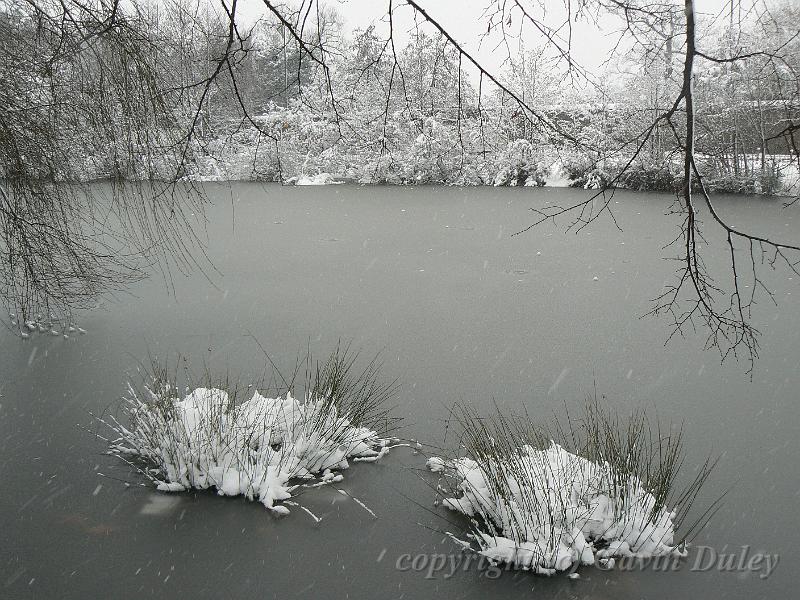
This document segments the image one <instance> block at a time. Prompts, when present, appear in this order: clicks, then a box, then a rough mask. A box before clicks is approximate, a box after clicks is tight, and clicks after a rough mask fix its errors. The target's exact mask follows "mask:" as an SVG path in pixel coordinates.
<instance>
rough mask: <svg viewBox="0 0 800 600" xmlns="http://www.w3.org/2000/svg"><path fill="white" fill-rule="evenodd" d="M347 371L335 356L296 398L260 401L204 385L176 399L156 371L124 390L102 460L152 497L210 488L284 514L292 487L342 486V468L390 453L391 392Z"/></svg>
mask: <svg viewBox="0 0 800 600" xmlns="http://www.w3.org/2000/svg"><path fill="white" fill-rule="evenodd" d="M353 366H354V358H353V357H352V356H351V355H350V354H349V353H348V352H347V351H346V350H345V351H341V352H340V351H337V352H336V353H335V354H333V355H332V356H331V358H330V359H329V360H328V361H327V362H326V363H325V364H324V365H319V364H318V365H317V366H316V368H315V370H314V372H313V376H312V375H310V376H309V378H308V380H307V382H306V389H307V391H306V393H305V395H304V397H303V399H302V400H301V399H297V398H294V397H293V396H292V393H291V391H290V390H286V391H285V392H284V393H282V394H277V395H276V396H275V397H267V396H263V395H261V393H259V391H257V390H253V389H252V388H251V387H248V388H247V392H246V393H247V394H248V396H249V397H248V398H247V399H246V400H244V401H241V399H240V396H241V395H242V390H240V389H238V388H236V387H232V386H231V385H230V384H229V383H227V382H219V381H218V382H212V381H211V380H210V379H206V380H205V381H204V382H203V385H202V386H200V387H196V388H195V389H194V390H193V391H191V392H189V391H188V388H187V393H186V394H183V395H180V394H178V392H177V390H178V386H177V384H176V382H175V380H174V379H170V378H168V377H166V376H165V374H166V373H167V370H166V369H159V368H157V367H156V366H155V365H154V368H153V370H152V374H151V375H150V376H148V379H149V381H148V383H147V384H146V385H142V386H134V385H132V384H129V387H128V393H127V395H126V396H125V397H124V398H123V400H122V406H121V409H122V412H123V414H124V415H125V416H126V417H127V419H126V421H127V422H126V423H125V424H122V423H121V422H120V421H119V420H117V419H112V420H104V421H102V422H104V423H105V424H107V425H108V426H109V427H110V428H111V429H112V430H113V432H115V433H116V435H117V437H116V439H113V440H112V441H111V443H110V453H111V454H113V455H116V456H118V457H120V458H122V459H124V460H125V461H126V462H129V463H130V464H132V465H135V466H137V467H138V470H139V472H140V473H142V474H143V475H145V476H146V477H147V478H148V479H150V480H151V481H152V482H153V483H154V484H155V485H156V486H157V488H158V489H159V490H162V491H167V492H179V491H184V490H187V489H190V488H194V489H208V488H212V487H213V488H216V490H217V493H218V494H219V495H225V496H238V495H243V496H245V497H246V498H247V499H248V500H257V501H259V502H261V503H262V504H264V506H266V507H267V508H269V509H270V510H271V511H273V512H275V513H278V514H285V513H288V512H289V509H288V508H287V507H286V506H285V505H286V504H290V505H292V504H293V503H292V502H291V501H290V498H291V497H292V496H293V494H294V492H295V490H296V489H297V488H298V487H301V486H308V485H324V484H328V483H335V482H338V481H341V480H342V475H341V473H339V472H338V471H341V470H343V469H346V468H348V466H349V461H350V460H355V461H366V462H373V461H375V460H378V459H379V458H381V457H382V456H383V455H384V454H386V452H388V450H389V447H390V446H389V442H390V438H388V437H386V436H387V434H388V432H389V430H390V427H391V425H392V423H393V422H394V419H392V418H391V417H390V416H389V413H388V409H387V408H386V406H385V403H386V401H387V400H388V399H389V398H390V397H391V395H392V394H393V393H394V391H395V386H394V384H393V383H391V384H383V383H380V382H379V381H378V379H377V375H378V368H377V365H376V363H375V361H373V362H371V363H369V365H368V366H367V368H366V369H364V370H363V371H361V372H356V371H354V369H353ZM222 388H226V389H222Z"/></svg>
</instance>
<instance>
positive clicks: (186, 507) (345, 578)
mask: <svg viewBox="0 0 800 600" xmlns="http://www.w3.org/2000/svg"><path fill="white" fill-rule="evenodd" d="M209 194H210V195H211V196H212V198H213V199H214V200H215V201H216V203H217V204H216V206H215V207H214V208H213V209H212V210H210V212H209V219H210V223H209V232H210V234H211V236H212V238H213V239H212V241H211V243H210V249H209V254H210V256H211V258H212V260H213V262H214V264H215V266H216V267H217V268H218V269H219V271H220V272H221V273H222V275H220V276H215V277H214V283H215V285H216V286H217V287H216V288H215V287H213V286H212V285H210V284H209V283H208V281H207V280H206V279H204V278H203V277H202V276H200V275H197V274H196V275H193V276H191V277H188V278H182V277H178V278H177V279H176V297H173V296H171V295H170V294H168V293H167V290H166V289H165V286H164V284H163V282H160V281H159V280H158V279H152V280H150V281H147V282H144V283H142V284H139V285H137V286H136V288H135V289H134V290H133V293H134V294H135V296H131V297H128V296H123V297H119V298H117V299H116V300H115V301H112V302H108V303H106V304H105V305H104V306H103V307H101V308H99V309H98V310H95V311H91V312H88V313H86V314H84V315H82V321H81V324H82V325H83V326H84V327H85V328H86V329H87V330H88V331H89V333H88V335H86V336H79V337H76V338H73V339H70V340H63V339H60V338H59V339H54V338H51V337H49V336H40V337H33V338H31V339H30V340H27V341H25V342H22V341H18V340H16V339H14V338H12V337H11V336H10V335H8V334H7V333H6V332H5V331H3V332H2V333H0V386H1V387H0V393H1V394H2V397H0V484H1V485H2V493H0V515H2V516H1V517H0V519H2V521H0V532H2V533H0V536H2V545H0V597H4V598H27V597H37V598H53V597H59V598H94V597H108V598H142V597H152V596H157V597H161V596H167V595H175V597H203V598H221V597H245V596H247V597H250V598H272V597H275V598H287V597H295V596H297V597H308V598H345V597H349V598H427V597H433V596H434V595H440V597H443V598H487V597H489V598H491V597H498V598H499V597H503V598H513V597H520V598H522V597H531V594H532V592H533V593H537V594H544V596H543V597H553V598H572V597H575V598H628V597H630V598H634V597H636V598H666V597H669V598H676V597H688V598H692V597H726V598H760V597H764V598H780V597H790V596H791V595H792V593H791V590H792V589H794V588H795V585H794V576H793V571H794V570H795V564H794V560H793V559H794V556H793V551H794V548H795V547H796V546H797V545H798V543H800V529H798V527H797V522H798V518H797V510H798V509H800V477H798V475H800V469H799V468H798V461H797V456H798V453H799V452H800V442H798V432H799V429H798V424H800V406H798V402H797V400H798V397H797V389H798V383H800V374H798V356H799V354H798V351H800V336H798V333H799V332H800V317H799V314H800V313H798V300H800V287H798V286H797V285H796V284H797V281H789V280H788V277H789V275H790V274H787V273H786V272H780V273H779V274H777V275H776V276H770V277H769V281H770V283H771V284H772V285H773V286H774V289H775V292H776V298H777V300H778V301H779V303H780V307H779V308H775V307H774V306H773V305H771V304H770V303H768V302H766V301H764V302H762V303H761V304H760V305H759V307H758V309H757V312H756V323H757V325H758V326H759V327H760V328H761V330H762V331H763V338H762V344H763V347H762V352H761V355H762V358H761V360H760V361H759V362H758V363H757V365H756V371H755V375H754V377H753V381H752V382H750V380H749V378H748V377H747V376H746V375H745V373H744V371H745V369H746V365H744V364H738V365H737V364H736V363H735V362H726V363H725V364H724V365H720V363H719V357H718V355H716V354H714V352H713V351H712V352H703V351H702V346H703V341H704V338H703V337H702V336H691V335H690V336H689V337H688V338H687V339H686V340H677V341H675V342H673V343H671V344H670V345H668V346H667V347H664V346H663V342H664V340H665V339H666V337H667V335H668V333H669V328H668V326H667V323H666V322H665V321H663V320H654V319H650V318H647V319H640V318H639V316H640V315H641V314H643V313H645V312H646V311H647V310H648V307H649V299H650V298H652V297H654V296H655V295H656V294H657V293H658V292H659V291H660V290H661V289H662V286H663V285H664V283H665V282H668V281H671V279H672V276H673V271H674V268H675V265H674V264H673V263H669V262H667V261H664V260H662V257H663V256H665V254H666V253H665V252H664V251H662V250H661V247H662V246H663V245H664V244H665V243H666V242H667V241H669V240H670V239H672V238H673V237H675V235H676V233H677V229H676V228H677V225H678V221H677V219H675V218H672V217H669V218H665V217H664V216H663V214H664V212H665V211H666V210H667V208H668V205H669V203H670V198H669V197H668V196H664V195H643V194H639V195H635V194H619V195H618V197H617V201H618V204H614V205H613V206H614V208H615V210H616V212H617V217H618V219H619V221H620V225H621V226H622V227H623V231H618V230H617V229H616V228H615V227H614V226H613V224H611V223H610V222H609V221H608V220H603V221H601V222H599V223H598V224H596V225H595V226H593V227H591V228H589V229H588V230H586V231H584V232H583V233H580V234H578V235H574V234H564V233H563V231H562V229H559V228H553V227H550V226H547V227H543V228H541V229H538V230H535V231H533V232H530V233H528V234H526V235H523V236H518V237H511V236H510V234H512V233H514V232H515V231H517V230H519V229H520V228H521V227H523V226H525V225H526V224H528V223H529V222H530V219H531V213H530V212H529V210H528V209H529V207H531V206H541V205H543V204H545V203H548V202H553V201H555V202H560V203H570V202H573V201H575V200H577V199H579V198H581V197H583V195H584V194H585V192H583V191H576V190H548V189H545V190H528V189H525V190H507V189H506V190H494V189H467V190H462V189H455V188H446V189H434V188H409V189H401V188H357V187H349V186H348V187H328V188H302V189H300V188H297V189H291V188H279V187H271V186H270V187H261V186H258V185H238V184H237V185H234V186H232V187H231V188H228V187H226V186H218V187H212V188H209ZM720 202H721V205H720V206H721V208H722V209H723V210H724V211H725V212H726V214H728V215H730V217H731V219H732V221H733V222H734V223H736V224H738V225H740V226H744V225H747V226H752V227H754V228H756V229H758V230H759V231H763V232H770V233H775V234H777V235H780V236H782V237H784V238H785V239H794V240H797V239H800V219H798V218H797V216H796V210H795V211H794V212H792V210H791V209H789V210H788V211H781V210H780V208H779V202H778V201H775V200H752V199H750V200H748V199H722V200H720ZM623 242H624V243H623ZM712 243H715V241H714V240H712ZM716 247H717V249H718V251H719V252H718V254H717V255H715V256H716V257H717V258H710V259H709V266H710V267H711V268H714V267H715V266H724V260H725V255H724V254H723V253H722V250H723V249H722V247H720V246H719V245H718V244H717V246H716ZM594 277H597V278H598V279H597V281H595V280H594ZM795 279H797V278H795ZM248 334H252V335H253V336H255V337H256V338H258V339H259V340H260V341H261V343H262V344H263V345H264V346H265V347H266V348H267V349H268V350H269V352H270V354H271V356H272V358H273V360H274V361H275V362H276V363H277V364H279V365H285V366H286V367H287V368H290V367H291V366H292V365H293V364H294V359H295V356H296V355H297V353H298V352H302V351H303V350H304V348H305V346H306V343H307V342H308V341H309V340H310V341H311V343H312V345H313V347H314V348H315V350H316V351H317V352H318V353H319V354H325V353H327V352H328V351H329V350H330V349H331V348H332V347H333V346H334V345H335V344H336V341H337V339H339V338H344V339H349V340H352V342H353V345H354V346H356V347H360V348H362V350H363V352H364V353H365V354H371V353H374V352H376V351H379V350H382V351H383V357H384V360H385V373H386V376H387V377H399V378H400V380H401V382H402V384H403V387H402V390H401V394H400V397H399V407H398V411H397V412H398V414H400V415H402V416H404V417H405V418H406V429H405V432H404V433H405V435H407V436H410V437H414V438H420V439H424V440H429V441H433V442H438V441H440V440H441V438H442V418H443V417H444V415H445V414H446V412H447V407H448V405H450V404H451V403H452V402H453V401H455V400H463V401H467V402H470V403H474V404H475V405H478V406H481V407H486V408H487V409H488V408H489V407H490V405H491V404H492V402H497V403H498V404H499V405H501V406H507V407H520V406H522V405H525V406H526V407H527V409H528V411H529V412H531V413H533V414H537V413H541V414H549V412H550V411H551V410H553V409H558V408H559V407H560V406H561V405H562V404H563V403H564V402H566V403H567V404H568V405H577V404H578V403H579V402H580V401H581V399H582V398H583V397H584V396H585V395H586V394H587V393H590V392H591V391H592V389H593V388H594V387H595V386H596V388H597V391H598V393H601V394H605V395H606V396H607V397H608V399H609V402H610V403H611V404H613V405H616V406H619V407H632V406H645V407H648V408H650V409H651V410H653V411H656V412H657V413H658V414H659V416H661V417H662V418H664V419H671V420H676V421H680V420H684V421H685V422H686V429H687V450H688V452H689V459H688V463H687V466H688V467H690V468H691V466H692V465H693V464H695V463H697V462H699V460H700V459H701V458H702V457H704V456H705V455H706V454H707V453H708V452H721V453H722V454H723V457H722V460H721V462H720V466H719V468H718V470H717V472H716V473H715V476H714V478H713V481H712V482H711V484H710V486H709V487H708V488H707V490H706V492H705V493H704V496H703V498H704V499H705V500H707V501H708V500H712V499H713V498H714V497H715V496H716V495H717V494H719V493H720V492H721V491H722V490H723V489H725V488H726V487H728V486H731V485H733V491H732V492H731V493H730V495H729V497H728V499H727V501H726V503H725V504H724V506H723V508H722V509H721V510H720V512H719V514H718V515H717V516H716V518H715V520H714V521H713V522H712V523H711V525H710V526H709V527H708V528H707V529H706V530H705V531H704V532H703V533H702V534H701V535H700V536H699V538H698V539H697V540H696V543H697V544H704V545H708V546H713V547H714V548H715V549H716V551H717V552H740V551H741V546H743V545H747V546H749V547H750V553H751V554H752V553H755V552H767V553H771V554H779V555H780V563H779V564H778V566H777V569H776V570H775V572H774V573H773V574H772V575H771V577H769V578H766V579H761V578H760V577H759V574H758V573H753V572H720V571H718V570H715V569H712V570H710V571H707V572H691V571H690V569H689V567H690V566H691V564H692V562H693V557H692V558H691V559H690V561H689V563H688V564H687V565H685V566H684V568H682V569H681V570H680V571H678V572H673V573H660V572H653V571H652V570H646V571H643V572H629V573H621V572H603V571H600V570H597V569H594V568H584V569H582V571H581V573H582V575H581V578H580V579H579V580H577V581H571V580H568V579H566V578H565V577H563V576H560V577H555V578H549V579H548V578H541V577H535V576H531V575H528V574H517V575H514V574H504V575H503V576H502V577H500V578H499V579H497V580H491V579H489V578H487V577H485V576H483V575H481V574H480V573H479V572H478V570H477V569H474V568H473V569H467V570H466V571H464V570H461V569H459V571H458V572H457V573H456V574H455V575H453V576H452V577H449V578H446V577H445V576H446V575H447V574H448V572H449V567H448V568H446V569H445V570H444V571H442V572H438V573H434V574H433V575H432V576H431V577H429V578H427V577H426V573H425V572H415V571H414V570H411V569H406V570H402V569H398V568H397V563H398V559H401V557H402V555H404V554H406V553H411V554H416V553H420V552H423V553H452V554H453V555H456V556H457V552H456V549H455V548H454V546H453V544H452V543H450V542H449V541H447V540H444V539H443V536H442V535H441V534H440V533H436V532H435V531H432V530H431V528H433V529H439V530H442V529H452V528H453V525H451V524H450V523H448V522H447V521H446V520H445V518H453V516H452V515H451V514H448V513H447V512H446V511H443V510H442V509H437V508H435V507H434V506H433V504H432V501H433V493H432V491H431V490H430V489H429V488H428V487H427V485H426V483H425V482H424V481H423V479H422V478H421V477H420V476H422V477H424V471H422V470H421V468H422V467H423V464H424V463H423V460H422V458H421V456H419V455H414V454H413V453H412V452H411V451H410V450H408V449H397V450H395V451H394V452H393V453H392V454H391V455H390V456H389V457H387V458H386V459H384V460H383V461H382V462H380V463H378V464H375V465H359V466H356V467H354V468H352V469H351V470H350V471H349V472H347V473H346V478H345V481H344V482H343V487H344V489H346V490H348V491H349V492H350V493H351V494H353V495H354V496H356V497H358V498H359V499H361V500H362V501H363V502H364V503H365V504H367V505H368V506H369V507H370V508H371V509H372V510H373V511H374V512H375V513H376V514H377V515H378V518H377V519H374V518H373V517H371V516H370V515H369V514H368V513H367V512H366V511H365V510H364V509H362V508H361V507H360V506H359V505H358V504H356V503H355V502H352V501H350V500H348V499H347V498H345V497H344V496H342V495H340V494H338V493H336V491H334V490H331V489H322V490H317V491H315V492H314V493H313V494H312V493H309V494H307V495H305V496H304V497H303V499H302V501H303V503H304V504H305V505H306V506H308V507H309V508H310V509H312V510H313V511H314V512H316V513H317V514H318V515H320V516H323V517H324V519H323V522H322V523H320V524H315V523H313V522H312V521H311V519H309V518H308V517H306V516H305V515H304V514H303V513H302V512H300V511H299V510H295V511H293V512H292V514H291V515H290V516H289V517H288V518H283V519H276V518H273V517H272V516H271V515H270V514H269V513H268V512H267V511H265V510H264V509H263V507H261V506H260V505H257V504H252V503H247V502H245V501H244V500H242V499H241V498H238V499H236V498H233V499H231V498H227V499H222V498H218V497H216V496H214V495H212V494H210V493H202V494H194V493H186V494H182V495H163V494H158V493H156V492H154V491H153V490H151V489H149V488H146V487H142V486H138V485H134V486H131V487H125V486H124V485H123V483H122V482H120V481H118V480H116V479H113V478H112V477H114V478H120V479H123V480H129V481H132V482H137V481H138V479H137V476H136V475H135V474H133V473H131V472H130V471H129V470H128V469H127V468H125V467H124V465H120V464H117V463H115V462H112V461H111V460H110V459H109V458H108V457H106V456H105V455H104V454H103V451H104V445H103V443H102V441H101V440H98V439H96V438H95V436H94V431H95V430H96V429H97V427H96V425H95V424H93V420H92V418H91V416H90V415H89V413H102V412H103V411H105V410H108V409H111V410H113V405H114V403H115V399H116V398H118V397H119V396H120V394H121V393H122V392H123V391H124V383H125V379H126V373H127V372H128V371H130V370H131V369H133V368H134V367H135V365H136V363H137V361H139V360H141V359H143V358H144V357H145V356H146V354H147V353H148V352H150V353H153V354H159V355H162V356H163V355H165V354H170V353H175V352H181V353H183V354H186V355H188V356H189V358H190V360H191V361H192V362H193V363H194V364H196V365H200V364H203V363H205V364H207V365H209V366H210V367H212V368H216V369H224V368H230V369H232V370H233V371H235V372H236V373H241V374H242V375H243V376H246V375H248V374H260V370H261V368H262V367H263V362H264V361H263V356H262V355H261V353H260V350H259V349H258V348H257V346H255V344H254V343H253V342H252V340H251V339H250V338H249V337H247V336H248ZM98 471H101V472H103V473H105V474H107V475H110V476H111V477H101V476H99V475H98V474H97V473H98ZM430 511H433V513H431V512H430ZM437 515H438V516H437ZM403 560H404V559H401V562H400V566H401V567H405V566H406V565H407V563H406V562H403ZM417 565H418V566H419V565H421V563H417ZM762 573H763V571H762Z"/></svg>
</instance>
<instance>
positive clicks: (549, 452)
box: [428, 401, 713, 575]
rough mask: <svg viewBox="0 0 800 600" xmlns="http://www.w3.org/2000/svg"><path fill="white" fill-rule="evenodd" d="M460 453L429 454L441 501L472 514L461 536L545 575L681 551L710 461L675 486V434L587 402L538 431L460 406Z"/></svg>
mask: <svg viewBox="0 0 800 600" xmlns="http://www.w3.org/2000/svg"><path fill="white" fill-rule="evenodd" d="M457 419H458V421H459V424H460V427H461V430H462V437H461V439H460V442H461V444H460V445H461V448H462V453H461V454H459V455H455V456H450V457H447V458H440V457H432V458H430V459H429V460H428V467H429V469H431V470H432V471H434V472H440V473H441V474H442V476H443V477H442V480H443V485H441V486H440V487H439V488H438V489H439V490H442V491H443V493H444V495H445V498H444V499H443V504H444V506H446V507H447V508H450V509H451V510H454V511H457V512H459V513H461V514H463V515H465V516H466V517H467V518H468V519H469V528H468V534H467V539H466V540H460V539H458V538H457V537H455V536H453V539H454V540H455V541H457V542H458V543H459V544H461V545H462V546H464V547H465V548H469V549H471V550H473V551H475V552H477V553H478V554H480V555H482V556H484V557H486V558H488V559H490V560H491V561H493V562H495V563H500V564H505V565H506V566H508V567H510V568H516V569H524V570H532V571H534V572H536V573H540V574H546V575H551V574H554V573H556V572H558V571H567V570H574V569H575V568H577V566H578V565H581V564H583V565H591V564H594V563H595V561H598V560H602V561H604V564H605V563H606V562H607V561H609V560H610V559H613V558H614V557H617V556H638V557H642V558H644V557H655V556H668V555H671V556H685V546H684V544H683V542H684V541H685V539H686V535H687V534H688V532H684V534H683V537H681V538H678V537H677V536H678V534H677V529H678V528H679V527H680V525H681V522H682V520H683V518H684V517H685V516H686V512H687V511H688V509H689V507H690V506H691V504H692V502H693V500H694V498H695V497H696V494H697V492H698V491H699V489H700V487H701V486H702V485H703V483H704V482H705V480H706V478H707V476H708V474H709V472H710V470H711V468H712V467H713V464H712V463H710V462H709V461H706V462H705V464H704V465H702V466H701V468H700V469H699V471H698V474H697V475H696V476H695V477H694V479H693V480H692V481H691V482H690V483H689V485H688V486H686V487H685V488H683V489H680V490H679V489H677V487H678V486H677V484H676V476H677V474H678V471H679V468H680V464H681V458H682V451H681V448H682V434H681V432H680V431H674V430H669V429H667V430H664V429H663V428H661V427H657V428H656V429H651V427H650V425H649V423H648V421H647V419H646V418H645V417H644V415H643V413H637V414H635V415H633V416H632V417H631V418H629V419H627V420H623V419H620V418H619V417H618V416H616V415H614V414H612V413H611V412H609V411H606V410H603V409H601V408H600V407H599V405H598V403H597V402H596V401H594V402H590V403H589V404H587V408H586V410H585V412H584V417H583V419H582V421H580V423H579V424H578V423H576V422H575V421H570V422H569V426H568V427H567V428H566V429H563V428H561V427H555V428H540V427H538V426H536V425H534V424H533V423H531V422H530V421H529V420H528V419H527V418H516V417H506V416H503V415H502V414H499V415H497V416H495V417H493V418H492V417H490V418H488V419H487V418H484V417H480V416H478V415H477V414H475V413H474V412H473V411H471V410H470V409H468V408H465V407H461V408H460V409H459V410H458V414H457Z"/></svg>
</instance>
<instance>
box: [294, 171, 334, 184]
mask: <svg viewBox="0 0 800 600" xmlns="http://www.w3.org/2000/svg"><path fill="white" fill-rule="evenodd" d="M338 183H342V182H341V181H336V179H335V178H334V176H333V175H331V174H330V173H319V174H317V175H312V176H310V177H309V176H308V175H301V176H300V177H298V178H297V179H296V180H295V181H294V184H295V185H334V184H338Z"/></svg>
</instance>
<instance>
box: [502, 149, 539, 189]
mask: <svg viewBox="0 0 800 600" xmlns="http://www.w3.org/2000/svg"><path fill="white" fill-rule="evenodd" d="M495 165H496V169H497V174H496V175H495V177H494V185H495V186H506V185H508V186H536V187H541V186H543V185H544V184H545V183H546V181H547V174H548V167H547V166H546V165H545V164H543V163H542V162H541V161H537V160H536V158H535V156H534V149H533V146H532V145H531V143H530V142H529V141H528V140H514V141H513V142H509V143H508V145H507V146H506V148H505V150H503V151H502V152H500V153H499V154H498V156H497V157H496V158H495Z"/></svg>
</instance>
